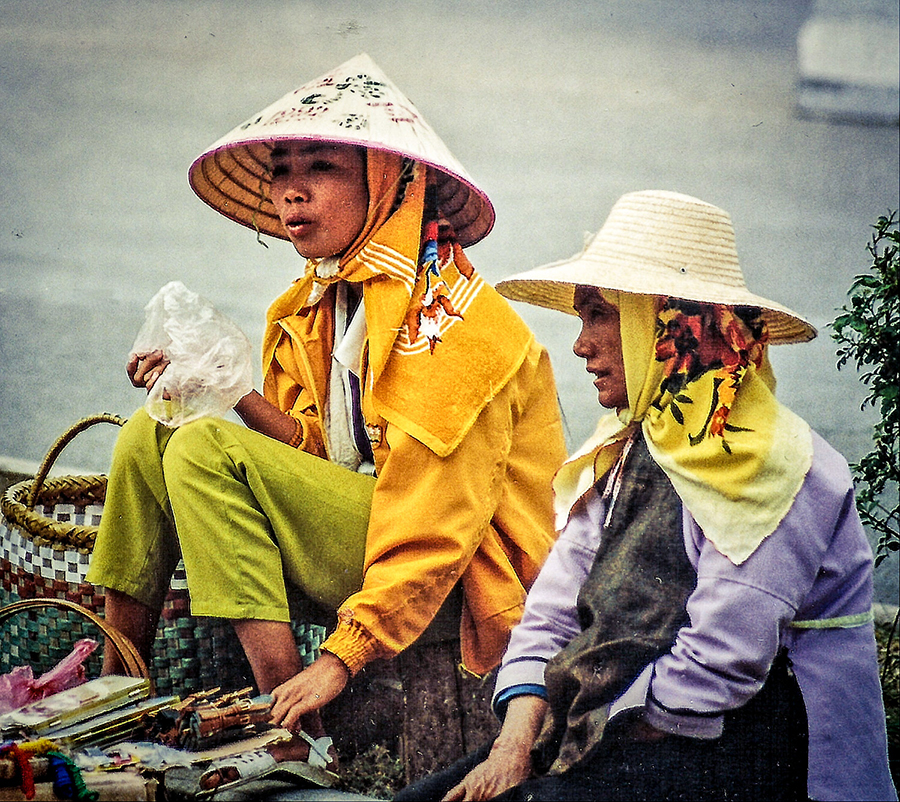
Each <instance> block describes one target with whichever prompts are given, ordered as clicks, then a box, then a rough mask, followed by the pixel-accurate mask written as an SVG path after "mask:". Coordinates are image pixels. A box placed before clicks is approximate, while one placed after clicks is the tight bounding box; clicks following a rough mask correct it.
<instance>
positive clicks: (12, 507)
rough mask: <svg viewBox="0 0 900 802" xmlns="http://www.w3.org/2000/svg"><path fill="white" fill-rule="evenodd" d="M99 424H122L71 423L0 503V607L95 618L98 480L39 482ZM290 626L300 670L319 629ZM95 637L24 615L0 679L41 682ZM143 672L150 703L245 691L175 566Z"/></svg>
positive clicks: (74, 620)
mask: <svg viewBox="0 0 900 802" xmlns="http://www.w3.org/2000/svg"><path fill="white" fill-rule="evenodd" d="M98 423H111V424H114V425H118V426H121V425H123V424H124V423H125V421H124V419H122V418H120V417H118V416H116V415H109V414H106V413H103V414H100V415H94V416H91V417H88V418H84V419H83V420H81V421H79V422H78V423H76V424H75V425H74V426H72V427H71V428H69V429H68V430H67V431H66V432H64V433H63V434H62V435H61V436H60V438H59V439H58V440H57V441H56V443H54V445H53V447H52V448H51V449H50V451H49V452H48V453H47V456H46V457H45V458H44V461H43V462H42V463H41V466H40V468H39V469H38V472H37V473H36V474H35V476H34V478H32V479H26V480H25V481H23V482H19V483H18V484H15V485H13V486H12V487H10V488H8V489H7V491H6V492H5V493H4V494H3V496H2V498H0V512H2V517H0V584H2V587H0V606H4V605H7V604H11V603H13V602H17V601H19V600H22V599H41V598H53V599H64V600H67V601H69V602H73V603H75V604H77V605H79V606H81V607H83V608H85V609H87V610H90V611H91V612H92V613H95V614H97V615H100V616H102V615H103V609H104V594H103V588H100V587H95V586H94V585H92V584H90V583H89V582H86V581H85V575H86V573H87V569H88V563H89V562H90V555H91V551H92V550H93V547H94V540H95V538H96V536H97V527H98V526H99V524H100V517H101V515H102V513H103V502H104V500H105V498H106V476H104V475H66V476H55V477H49V476H48V474H49V472H50V469H51V468H52V467H53V464H54V462H55V461H56V458H57V457H58V456H59V454H60V452H61V451H62V450H63V449H64V448H65V447H66V445H67V444H68V443H69V442H71V441H72V439H73V438H74V437H76V436H77V435H78V434H79V433H80V432H83V431H84V430H86V429H87V428H89V427H91V426H93V425H95V424H98ZM60 618H64V619H65V620H64V621H60V620H59V619H60ZM293 627H294V634H295V636H296V639H297V645H298V648H299V650H300V653H301V655H302V656H303V659H304V661H305V662H306V663H309V662H312V660H313V659H314V658H315V656H316V652H317V650H318V647H319V644H320V643H321V642H322V639H323V637H324V632H323V630H322V628H321V627H318V626H312V625H307V624H303V623H294V624H293ZM101 635H102V633H100V632H99V631H98V630H97V627H96V626H95V624H94V623H93V622H92V621H91V620H89V619H85V618H84V616H71V615H70V614H69V611H68V610H67V609H66V608H65V607H64V606H63V607H59V606H37V607H35V608H33V609H29V610H27V611H26V612H24V613H22V614H20V615H18V616H16V617H15V618H14V619H10V620H9V621H7V622H5V623H4V625H3V631H2V632H0V638H2V642H3V649H2V650H0V674H5V673H7V672H9V671H11V670H12V669H13V668H14V667H15V666H18V665H30V666H31V667H32V669H33V670H34V672H35V674H36V675H37V674H40V673H43V672H44V671H47V670H49V669H50V668H52V667H53V666H54V665H56V663H57V662H59V661H60V660H61V659H62V658H63V657H65V656H66V655H67V654H68V653H69V652H70V651H71V649H72V646H73V644H74V643H75V641H76V640H78V639H79V638H83V637H92V638H98V637H100V636H101ZM89 660H90V661H93V664H92V663H91V662H89V663H88V666H87V669H88V673H89V674H92V675H97V674H98V673H99V660H100V658H99V657H98V656H97V653H96V652H95V653H94V655H92V656H91V658H89ZM149 669H150V675H151V679H152V680H153V683H154V686H155V688H156V692H157V693H158V694H170V693H177V694H182V695H183V694H187V693H193V692H195V691H199V690H205V689H209V688H212V687H216V686H221V687H222V688H225V689H237V688H241V687H244V686H246V685H248V684H252V674H251V672H250V666H249V664H248V663H247V661H246V658H245V657H244V653H243V650H242V649H241V647H240V644H239V643H238V641H237V638H236V636H235V635H234V631H233V629H232V628H231V626H230V624H229V623H228V622H227V621H223V620H221V619H217V618H200V617H197V616H192V615H191V614H190V598H189V596H188V589H187V582H186V580H185V576H184V568H183V566H182V565H181V564H180V563H179V565H178V568H177V569H176V571H175V575H174V577H173V578H172V583H171V586H170V588H169V593H168V596H167V598H166V601H165V604H164V606H163V614H162V618H161V619H160V624H159V629H158V631H157V636H156V641H155V643H154V648H153V659H152V662H151V665H150V666H149Z"/></svg>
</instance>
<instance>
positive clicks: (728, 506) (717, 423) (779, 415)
mask: <svg viewBox="0 0 900 802" xmlns="http://www.w3.org/2000/svg"><path fill="white" fill-rule="evenodd" d="M603 295H604V297H605V298H606V300H607V301H609V302H610V303H612V304H614V305H615V306H616V307H618V309H619V315H620V330H621V335H622V354H623V359H624V363H625V379H626V389H627V393H628V399H629V406H628V409H626V410H622V412H621V413H619V414H618V415H616V414H610V415H606V416H604V417H603V418H601V420H600V422H599V424H598V426H597V430H596V431H595V433H594V435H593V436H592V437H591V438H590V439H589V440H588V442H587V443H585V444H584V446H582V448H581V449H579V451H578V452H577V453H576V454H575V455H573V456H572V457H571V458H570V459H569V461H568V462H567V463H566V465H564V466H563V468H562V469H561V470H560V471H559V473H558V474H557V477H556V479H555V480H554V488H555V490H556V492H557V515H558V523H562V522H563V521H564V519H565V516H567V515H568V511H569V509H571V505H572V504H574V502H575V500H576V499H577V498H578V497H579V496H581V495H582V494H583V493H584V492H585V491H586V490H587V489H588V488H590V486H591V485H592V484H593V483H594V482H596V481H597V479H599V478H600V477H602V476H604V475H605V474H606V473H607V472H608V471H609V469H610V468H611V467H612V465H613V464H614V463H615V461H616V459H617V458H618V455H619V453H620V452H621V449H622V446H623V444H624V442H625V441H626V440H627V439H628V437H629V436H630V435H631V434H632V433H633V432H634V431H635V430H636V429H637V427H638V426H640V428H641V430H642V431H643V434H644V437H645V439H646V441H647V447H648V449H649V450H650V454H651V455H652V456H653V458H654V460H656V462H657V464H659V466H660V467H661V468H662V469H663V470H664V471H665V472H666V475H667V476H668V477H669V479H670V481H671V482H672V485H673V486H674V487H675V490H676V492H677V493H678V495H679V497H680V498H681V500H682V501H683V502H684V504H685V506H686V507H687V509H688V510H689V511H690V513H691V515H692V516H693V517H694V519H695V520H696V521H697V523H698V524H699V526H700V527H701V529H702V530H703V532H704V535H705V536H706V537H707V539H709V540H710V541H711V542H712V543H713V545H714V546H715V547H716V549H717V550H718V551H719V552H721V553H722V554H724V555H725V556H726V557H728V559H730V560H731V561H732V562H733V563H735V564H740V563H742V562H743V561H744V560H746V559H747V558H748V557H749V556H750V555H751V554H752V553H753V552H754V551H755V550H756V548H757V547H758V546H759V544H760V543H761V542H762V541H763V540H764V539H765V538H766V537H768V536H769V535H770V534H771V533H772V532H773V531H774V530H775V528H776V527H777V526H778V524H779V523H780V522H781V519H782V518H783V517H784V516H785V515H786V514H787V511H788V510H789V509H790V507H791V505H792V504H793V501H794V498H795V496H796V495H797V492H798V491H799V490H800V487H801V485H802V484H803V480H804V478H805V476H806V474H807V472H808V471H809V468H810V465H811V464H812V435H811V433H810V430H809V426H808V425H807V424H806V422H805V421H803V420H802V419H801V418H799V417H798V416H796V415H795V414H794V413H793V412H791V411H790V410H789V409H787V408H786V407H784V406H783V405H781V404H780V403H779V402H778V401H777V400H776V398H775V395H774V385H775V382H774V377H773V375H772V370H771V365H770V364H769V360H768V352H767V346H766V345H765V339H766V336H765V332H764V329H762V328H761V324H757V323H755V322H754V323H753V324H752V325H749V324H747V323H746V322H745V321H744V320H742V319H741V317H740V316H738V315H737V314H736V313H735V312H734V310H731V309H729V308H727V307H716V306H713V305H708V304H704V305H701V304H689V303H687V302H677V301H669V302H668V303H666V300H665V299H661V298H659V297H657V296H651V295H637V294H633V293H624V292H623V293H620V292H613V291H604V292H603ZM695 312H696V313H697V314H693V313H695ZM756 326H759V328H757V329H756V330H754V327H756Z"/></svg>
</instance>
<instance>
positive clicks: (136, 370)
mask: <svg viewBox="0 0 900 802" xmlns="http://www.w3.org/2000/svg"><path fill="white" fill-rule="evenodd" d="M168 365H169V360H168V359H166V355H165V354H164V353H163V352H162V351H150V352H148V353H144V354H132V355H131V357H130V359H129V360H128V364H127V365H125V372H126V373H127V374H128V378H129V379H130V380H131V383H132V384H133V385H134V386H135V387H143V388H145V389H146V390H147V392H148V393H149V392H150V391H151V390H152V389H153V385H154V384H156V382H157V380H158V379H159V377H160V376H162V374H163V371H164V370H165V369H166V368H167V367H168Z"/></svg>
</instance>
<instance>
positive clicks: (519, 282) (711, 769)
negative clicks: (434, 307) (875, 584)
mask: <svg viewBox="0 0 900 802" xmlns="http://www.w3.org/2000/svg"><path fill="white" fill-rule="evenodd" d="M498 289H499V290H500V292H501V293H503V294H504V295H506V296H507V297H509V298H512V299H515V300H520V301H526V302H528V303H533V304H537V305H540V306H545V307H549V308H551V309H558V310H560V311H562V312H567V313H575V314H577V315H578V316H579V317H580V319H581V326H582V328H581V333H580V335H579V337H578V338H577V340H576V341H575V345H574V350H575V353H576V354H577V355H578V356H580V357H582V358H583V359H584V360H585V362H586V369H587V371H588V373H590V374H591V375H592V376H593V377H594V382H593V383H594V386H595V387H596V388H597V393H598V399H599V402H600V404H601V405H602V406H604V407H608V408H610V409H611V410H614V411H613V412H612V413H611V414H609V415H607V416H606V417H604V418H602V419H601V421H600V423H599V425H598V428H597V430H596V433H595V435H594V436H593V437H592V438H591V439H590V440H589V441H588V442H587V443H586V444H585V445H584V447H583V448H582V449H580V450H579V451H578V452H577V453H576V454H575V455H574V456H572V457H571V458H570V459H569V460H568V461H567V463H566V464H565V465H564V466H563V468H562V469H561V470H560V471H559V473H558V474H557V476H556V477H555V479H554V489H555V491H556V508H557V523H558V526H559V528H560V529H561V534H560V537H559V539H558V541H557V543H556V545H555V546H554V549H553V551H552V552H551V554H550V557H549V558H548V560H547V562H546V564H545V566H544V568H543V569H542V570H541V573H540V575H539V576H538V579H537V580H536V581H535V584H534V586H533V587H532V589H531V591H530V593H529V596H528V600H527V602H526V607H525V613H524V615H523V618H522V621H521V623H520V624H519V625H518V626H517V627H516V628H515V629H514V630H513V634H512V637H511V639H510V646H509V649H508V650H507V652H506V655H505V656H504V659H503V662H502V664H501V668H500V671H499V672H498V678H497V686H496V690H495V695H494V702H493V703H494V709H495V711H496V712H497V713H498V715H500V716H501V717H504V716H505V718H504V723H503V727H502V729H501V732H500V735H499V736H498V738H497V739H496V741H495V742H494V744H493V745H492V746H487V747H485V748H484V749H483V750H481V752H479V753H474V754H473V755H472V756H470V758H468V759H466V761H465V762H463V763H460V764H459V765H457V766H455V767H453V768H452V769H450V770H448V771H447V772H446V773H444V774H441V775H435V776H434V777H432V778H428V779H426V780H424V781H423V782H422V784H420V785H414V786H411V787H410V788H408V789H406V790H405V791H404V792H402V793H401V794H400V796H399V797H398V799H441V798H445V799H448V800H455V799H488V798H495V797H497V798H503V799H542V800H544V799H546V800H554V799H556V800H562V799H566V800H588V799H596V800H610V799H617V800H618V799H622V800H638V799H648V800H661V799H685V800H695V799H722V800H736V799H747V800H761V799H806V798H807V795H808V796H809V797H810V798H812V799H822V800H824V799H835V800H849V799H896V798H897V795H896V791H895V789H894V787H893V785H892V782H891V777H890V774H889V771H888V763H887V752H886V750H887V744H886V735H885V720H884V709H883V706H882V699H881V688H880V683H879V678H878V669H877V660H876V647H875V639H874V632H873V623H872V553H871V549H870V547H869V544H868V542H867V540H866V537H865V534H864V532H863V530H862V527H861V525H860V522H859V519H858V517H857V515H856V510H855V506H854V497H853V487H852V482H851V479H850V475H849V471H848V469H847V465H846V463H845V461H844V460H843V458H842V457H841V456H840V455H838V454H837V453H836V452H835V451H834V450H833V449H832V448H831V447H830V446H828V445H827V444H826V443H825V442H824V441H823V440H822V439H821V438H820V437H818V436H817V435H816V434H815V433H813V432H812V431H811V430H810V428H809V426H808V425H807V424H806V423H805V422H804V421H803V420H802V419H800V418H799V417H797V416H796V415H795V414H794V413H792V412H791V411H790V410H788V409H787V408H785V407H784V406H782V405H781V404H780V403H779V402H778V401H777V400H776V399H775V395H774V386H775V382H774V378H773V375H772V370H771V366H770V364H769V360H768V344H769V343H793V342H803V341H805V340H809V339H811V338H812V337H814V336H815V334H816V332H815V329H814V328H813V327H812V326H811V325H810V324H809V323H807V322H806V321H805V320H803V319H802V318H800V317H799V316H798V315H796V314H795V313H793V312H791V311H790V310H788V309H786V308H785V307H783V306H780V305H779V304H776V303H773V302H771V301H768V300H766V299H764V298H760V297H759V296H756V295H754V294H752V293H751V292H750V291H749V290H748V289H747V288H746V286H745V284H744V279H743V275H742V273H741V270H740V267H739V266H738V260H737V252H736V250H735V246H734V232H733V229H732V226H731V220H730V218H729V216H728V215H727V213H725V212H723V211H722V210H721V209H718V208H716V207H715V206H711V205H710V204H707V203H704V202H702V201H699V200H697V199H695V198H691V197H688V196H684V195H679V194H676V193H672V192H663V191H647V192H635V193H630V194H628V195H625V196H623V197H622V198H621V199H620V200H619V201H618V203H616V205H615V206H614V208H613V210H612V212H611V213H610V215H609V218H608V219H607V221H606V223H605V224H604V226H603V228H602V229H601V230H600V232H599V233H598V234H597V235H596V237H595V238H594V239H593V241H592V242H591V243H590V245H588V246H587V248H586V249H585V251H584V252H583V253H581V254H579V255H578V256H576V257H573V258H572V259H569V260H566V261H563V262H558V263H555V264H552V265H548V266H545V267H542V268H538V269H535V270H531V271H529V272H526V273H522V274H519V275H516V276H513V277H511V278H509V279H507V280H505V281H502V282H500V284H499V285H498ZM467 772H469V773H467ZM445 794H446V796H445Z"/></svg>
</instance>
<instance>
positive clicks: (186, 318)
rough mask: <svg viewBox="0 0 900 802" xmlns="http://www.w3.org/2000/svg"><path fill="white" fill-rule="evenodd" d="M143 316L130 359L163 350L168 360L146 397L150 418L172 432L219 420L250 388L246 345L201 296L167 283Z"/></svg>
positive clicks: (249, 352) (250, 370)
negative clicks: (205, 420) (187, 425)
mask: <svg viewBox="0 0 900 802" xmlns="http://www.w3.org/2000/svg"><path fill="white" fill-rule="evenodd" d="M144 312H145V314H146V321H145V323H144V325H143V326H142V327H141V330H140V331H139V332H138V335H137V338H136V339H135V341H134V346H133V347H132V349H131V350H132V355H146V354H149V353H151V352H153V351H162V352H163V353H164V354H165V357H166V359H167V360H168V361H169V364H168V366H167V367H166V369H165V370H164V371H163V373H162V375H161V376H160V378H159V379H158V380H157V381H156V383H155V384H154V385H153V387H152V388H151V389H150V391H149V392H148V394H147V400H146V402H145V404H144V406H145V408H146V410H147V413H148V414H149V415H150V417H151V418H153V419H154V420H157V421H159V422H160V423H162V424H165V425H166V426H170V427H172V428H176V427H178V426H182V425H184V424H185V423H188V422H190V421H192V420H196V419H197V418H202V417H207V416H221V415H224V414H225V413H227V412H228V410H230V409H231V408H232V407H233V406H234V405H235V404H236V403H237V402H238V401H239V400H240V399H241V398H242V397H243V396H245V395H246V394H247V393H249V392H250V390H252V389H253V370H252V367H251V350H252V348H251V345H250V341H249V340H248V339H247V337H246V335H245V334H244V333H243V332H242V331H241V330H240V329H239V328H238V327H237V326H236V325H235V324H234V323H233V322H232V321H231V320H229V319H228V318H227V317H225V315H223V314H222V313H221V312H219V311H218V310H217V309H216V308H215V307H214V306H213V305H212V304H211V303H209V301H207V300H206V299H205V298H201V297H200V296H199V295H198V294H197V293H195V292H191V291H190V290H188V289H187V287H185V286H184V284H182V283H181V282H180V281H171V282H169V283H168V284H166V285H165V286H164V287H163V288H162V289H161V290H160V291H159V292H158V293H156V295H155V296H153V298H152V299H151V301H150V303H148V304H147V306H146V307H145V308H144Z"/></svg>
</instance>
